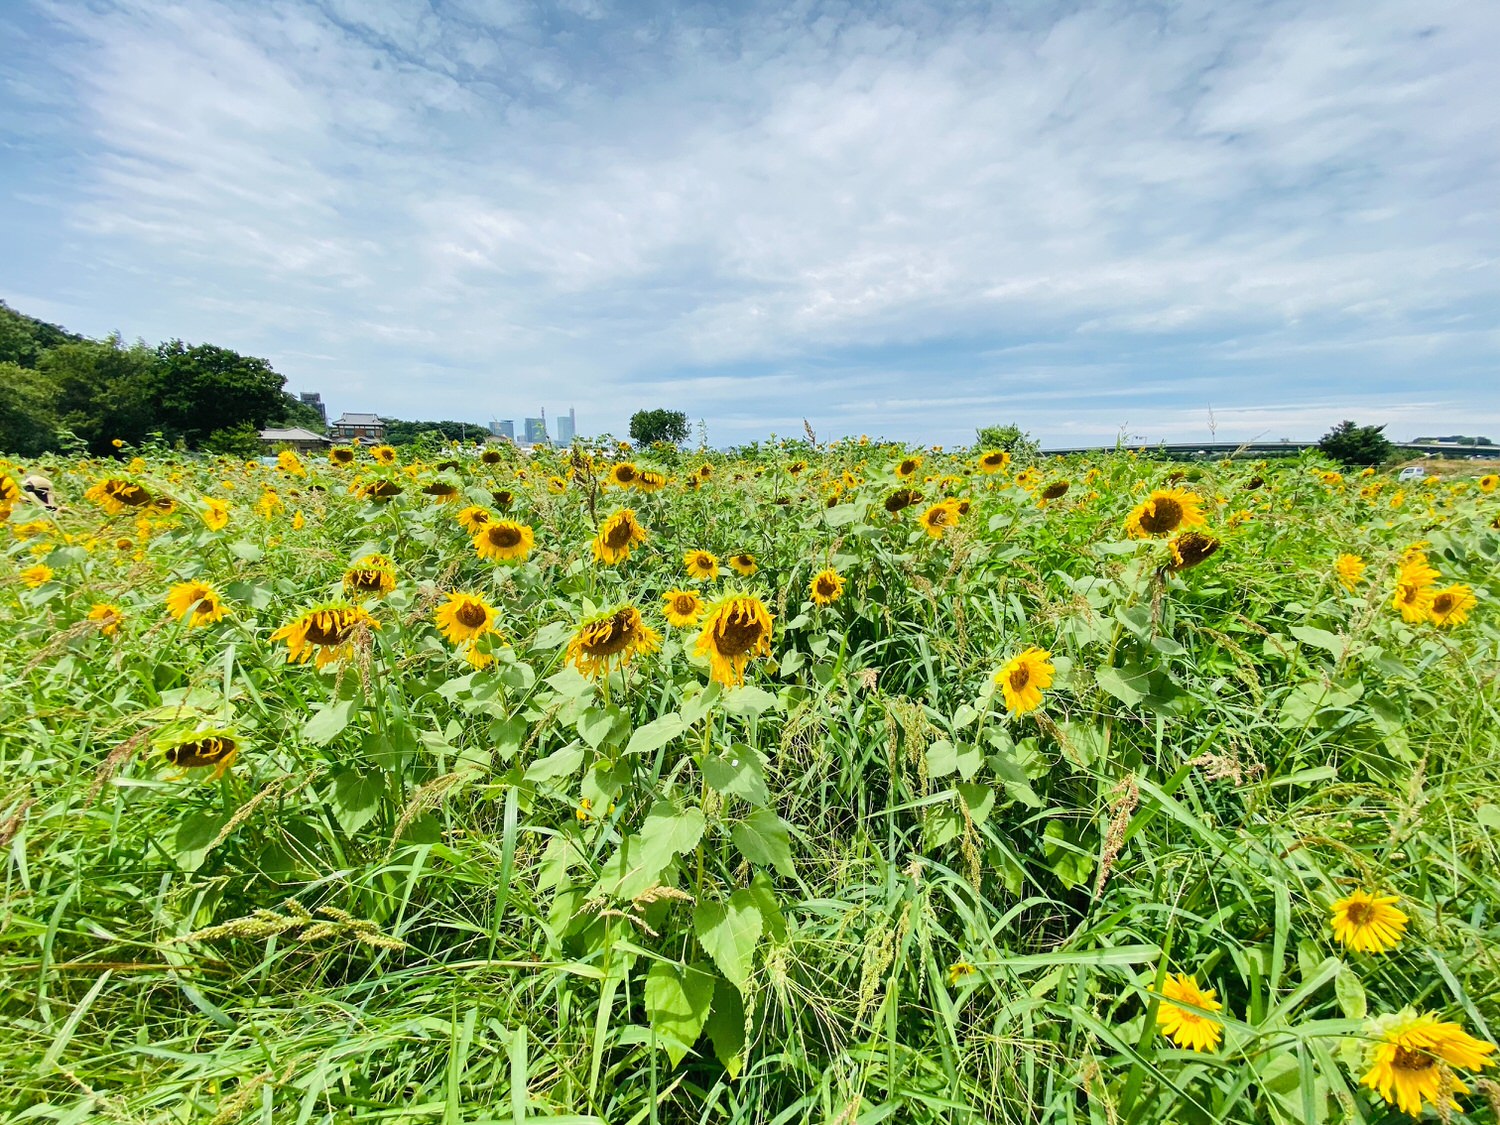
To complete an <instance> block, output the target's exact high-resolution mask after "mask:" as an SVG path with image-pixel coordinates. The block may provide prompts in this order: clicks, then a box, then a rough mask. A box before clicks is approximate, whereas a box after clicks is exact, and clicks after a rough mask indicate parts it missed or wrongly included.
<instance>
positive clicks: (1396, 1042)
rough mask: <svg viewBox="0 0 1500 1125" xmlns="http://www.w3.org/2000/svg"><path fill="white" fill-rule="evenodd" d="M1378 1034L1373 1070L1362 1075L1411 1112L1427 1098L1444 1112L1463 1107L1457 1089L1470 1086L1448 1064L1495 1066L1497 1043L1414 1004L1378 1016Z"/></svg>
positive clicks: (1371, 1054) (1473, 1067)
mask: <svg viewBox="0 0 1500 1125" xmlns="http://www.w3.org/2000/svg"><path fill="white" fill-rule="evenodd" d="M1374 1030H1375V1032H1376V1034H1377V1036H1378V1038H1377V1039H1376V1041H1375V1043H1374V1045H1373V1046H1372V1047H1371V1048H1370V1049H1369V1053H1368V1056H1367V1059H1368V1063H1369V1069H1368V1070H1367V1071H1365V1074H1364V1077H1362V1078H1361V1079H1360V1080H1359V1084H1360V1085H1361V1086H1368V1087H1369V1088H1370V1089H1371V1090H1374V1091H1375V1092H1376V1093H1377V1094H1379V1095H1380V1097H1381V1098H1382V1099H1383V1100H1384V1101H1385V1102H1386V1104H1388V1105H1394V1106H1396V1107H1397V1108H1398V1109H1400V1110H1401V1111H1402V1112H1403V1113H1409V1114H1410V1115H1411V1116H1413V1117H1421V1116H1422V1107H1423V1105H1424V1103H1425V1104H1426V1105H1430V1106H1432V1107H1433V1108H1434V1109H1436V1110H1438V1111H1439V1113H1440V1114H1441V1113H1442V1112H1443V1111H1444V1110H1446V1109H1459V1108H1460V1106H1459V1104H1458V1102H1457V1101H1455V1100H1454V1099H1453V1095H1454V1094H1467V1093H1468V1092H1469V1088H1468V1086H1466V1085H1464V1083H1463V1082H1462V1081H1461V1080H1460V1079H1459V1078H1458V1077H1457V1076H1456V1075H1455V1074H1454V1073H1453V1071H1452V1070H1451V1069H1450V1068H1452V1067H1457V1068H1460V1069H1462V1070H1482V1069H1483V1068H1484V1067H1487V1066H1494V1065H1495V1060H1494V1059H1492V1058H1490V1057H1489V1056H1490V1055H1491V1054H1493V1053H1494V1051H1495V1045H1494V1044H1493V1043H1486V1042H1485V1041H1484V1040H1482V1039H1475V1038H1474V1037H1473V1036H1472V1035H1470V1034H1469V1033H1468V1032H1466V1031H1464V1029H1463V1028H1462V1027H1460V1026H1459V1025H1458V1024H1456V1023H1443V1022H1441V1021H1439V1020H1438V1018H1437V1016H1435V1015H1433V1014H1432V1013H1430V1012H1417V1011H1416V1010H1414V1009H1412V1008H1407V1009H1405V1010H1404V1011H1401V1012H1398V1013H1397V1014H1396V1015H1394V1016H1388V1017H1386V1018H1385V1019H1382V1020H1377V1021H1375V1026H1374Z"/></svg>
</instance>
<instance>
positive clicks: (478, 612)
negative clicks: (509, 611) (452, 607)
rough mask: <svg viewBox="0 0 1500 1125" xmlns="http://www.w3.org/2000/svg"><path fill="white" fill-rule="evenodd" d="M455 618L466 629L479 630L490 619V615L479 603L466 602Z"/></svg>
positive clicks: (454, 615)
mask: <svg viewBox="0 0 1500 1125" xmlns="http://www.w3.org/2000/svg"><path fill="white" fill-rule="evenodd" d="M453 617H454V620H456V621H457V622H458V623H459V624H460V625H462V626H463V627H464V628H465V629H477V628H479V627H480V626H481V625H483V624H484V623H485V622H486V621H488V620H489V619H490V615H489V613H488V612H486V611H485V608H484V606H482V605H480V604H479V603H478V602H464V603H463V604H462V605H460V606H459V607H458V609H457V611H456V612H455V613H454V614H453Z"/></svg>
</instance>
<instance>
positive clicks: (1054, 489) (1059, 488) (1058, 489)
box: [1040, 480, 1072, 505]
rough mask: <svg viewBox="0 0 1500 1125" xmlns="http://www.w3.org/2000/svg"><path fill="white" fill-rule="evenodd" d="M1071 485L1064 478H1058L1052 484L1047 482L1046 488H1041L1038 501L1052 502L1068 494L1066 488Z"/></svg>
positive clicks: (1043, 502)
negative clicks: (1058, 479)
mask: <svg viewBox="0 0 1500 1125" xmlns="http://www.w3.org/2000/svg"><path fill="white" fill-rule="evenodd" d="M1071 487H1072V485H1071V484H1070V483H1069V482H1068V481H1065V480H1060V481H1057V482H1056V483H1054V484H1049V485H1048V486H1047V487H1046V488H1044V489H1042V496H1041V501H1040V502H1041V503H1042V504H1043V505H1045V504H1048V503H1050V502H1052V501H1053V500H1061V499H1062V498H1063V497H1064V496H1066V495H1067V494H1068V489H1069V488H1071Z"/></svg>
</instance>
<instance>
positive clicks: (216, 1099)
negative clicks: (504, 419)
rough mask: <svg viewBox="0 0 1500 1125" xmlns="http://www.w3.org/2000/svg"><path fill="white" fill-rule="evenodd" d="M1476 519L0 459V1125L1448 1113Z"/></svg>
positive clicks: (825, 483) (982, 494)
mask: <svg viewBox="0 0 1500 1125" xmlns="http://www.w3.org/2000/svg"><path fill="white" fill-rule="evenodd" d="M269 460H270V459H267V461H268V462H269ZM29 474H45V475H46V476H47V477H48V478H50V484H51V492H50V499H51V504H52V506H48V505H45V504H43V503H40V502H38V501H37V500H36V499H35V497H34V496H33V494H32V492H29V491H28V490H27V489H26V487H25V482H26V481H27V479H28V476H29ZM1496 485H1497V480H1496V478H1495V477H1494V476H1483V477H1476V478H1472V479H1453V480H1442V481H1439V480H1436V479H1431V480H1428V481H1426V482H1418V483H1415V484H1410V485H1405V486H1398V485H1397V483H1396V482H1395V481H1394V480H1393V479H1391V477H1390V476H1389V475H1387V474H1375V473H1373V472H1370V473H1366V474H1365V475H1363V476H1356V475H1348V476H1346V475H1343V474H1341V473H1339V472H1336V471H1334V470H1333V468H1332V467H1331V466H1330V465H1329V464H1328V463H1326V462H1323V461H1320V460H1318V459H1316V458H1315V457H1313V456H1308V457H1304V458H1302V459H1287V460H1281V461H1272V462H1258V463H1252V462H1248V461H1224V462H1218V463H1201V464H1194V465H1191V466H1188V465H1174V464H1172V463H1168V462H1162V461H1157V460H1153V459H1152V458H1150V457H1149V456H1147V455H1146V454H1144V453H1141V454H1139V455H1137V454H1135V453H1131V452H1129V451H1122V452H1119V453H1114V454H1108V455H1102V454H1101V455H1099V456H1098V457H1094V458H1092V459H1083V458H1071V459H1066V460H1064V459H1041V460H1037V461H1035V462H1033V463H1027V464H1017V463H1012V461H1011V459H1010V457H1009V456H1008V455H1007V454H1006V453H1004V452H1002V451H987V450H982V449H978V450H959V451H951V450H950V451H943V450H940V449H932V450H920V451H917V450H911V449H907V448H901V447H894V446H890V445H884V444H879V443H870V442H866V441H862V440H861V441H844V442H837V443H833V444H831V445H821V444H816V443H814V442H812V441H807V442H795V443H792V442H786V443H779V444H778V443H773V444H771V445H768V446H757V447H754V448H748V449H745V450H741V451H739V452H738V453H736V454H735V455H732V456H731V455H725V454H720V453H713V452H700V453H698V454H682V453H679V452H677V451H676V450H673V449H670V448H665V447H657V448H654V449H651V450H641V451H632V450H630V449H629V448H628V447H617V446H616V445H615V444H614V443H609V444H608V445H607V447H604V448H594V449H592V450H586V449H584V448H582V447H579V448H576V449H574V450H562V451H556V452H542V453H538V454H536V455H534V456H531V457H522V456H520V455H518V454H517V453H515V452H514V451H513V450H510V449H509V448H501V449H490V450H487V451H486V452H484V453H483V454H482V455H480V454H478V453H477V452H473V451H464V452H462V453H455V452H452V451H444V450H439V449H436V448H420V447H418V448H407V449H405V450H403V451H400V452H398V451H396V450H394V449H391V448H389V447H375V448H361V447H346V448H336V449H334V450H333V451H332V452H331V453H330V454H329V455H328V456H327V457H319V458H317V459H316V460H314V459H313V458H311V457H310V456H302V457H299V456H298V455H296V454H294V453H291V452H284V453H282V454H281V455H280V457H279V458H277V459H276V462H275V463H274V464H271V463H261V462H250V463H245V462H240V461H232V460H226V459H218V460H213V459H205V458H194V457H191V456H188V455H185V454H178V453H173V452H172V451H170V450H167V449H164V448H155V447H152V448H143V449H139V450H136V449H131V448H129V447H124V448H122V449H121V450H120V452H119V456H118V457H117V458H115V459H109V460H85V459H77V458H74V459H68V458H63V457H59V458H56V459H52V460H48V461H46V462H45V463H43V464H38V465H19V464H13V463H10V462H6V461H0V518H3V521H4V522H3V524H0V545H3V550H4V558H3V560H0V857H3V863H4V884H3V886H4V900H3V913H0V1016H3V1019H0V1115H3V1116H4V1118H5V1119H6V1120H12V1121H33V1122H44V1121H45V1122H84V1121H102V1122H122V1123H124V1122H130V1123H143V1122H152V1123H155V1122H199V1121H201V1122H212V1123H213V1125H230V1123H232V1122H240V1121H243V1122H266V1123H271V1122H289V1123H296V1125H303V1123H308V1122H319V1123H322V1122H328V1123H335V1122H356V1121H357V1122H366V1121H369V1122H433V1123H443V1125H448V1123H454V1125H456V1123H460V1122H465V1123H474V1125H480V1123H486V1122H495V1123H501V1122H504V1123H520V1122H542V1121H551V1122H556V1123H560V1125H561V1123H574V1125H583V1123H610V1125H635V1123H648V1122H649V1123H655V1122H671V1123H678V1122H703V1123H712V1122H726V1123H729V1122H734V1123H746V1125H749V1123H756V1125H791V1123H793V1122H819V1123H827V1125H875V1123H878V1122H891V1123H893V1125H895V1123H903V1125H904V1123H910V1122H918V1123H925V1122H952V1123H976V1125H977V1123H980V1122H985V1123H988V1122H1059V1123H1062V1122H1066V1123H1080V1125H1082V1123H1087V1125H1132V1123H1140V1125H1147V1123H1149V1125H1157V1123H1160V1122H1202V1123H1205V1125H1206V1123H1210V1122H1246V1123H1249V1122H1266V1123H1276V1125H1281V1123H1321V1122H1344V1121H1356V1122H1382V1121H1391V1122H1394V1121H1405V1120H1411V1119H1414V1118H1419V1117H1422V1116H1424V1115H1426V1116H1427V1117H1428V1118H1429V1119H1431V1120H1439V1119H1441V1120H1444V1121H1448V1120H1463V1119H1468V1120H1485V1121H1493V1120H1495V1115H1496V1110H1497V1107H1500V1081H1497V1080H1496V1078H1495V1077H1494V1076H1495V1074H1496V1069H1495V1063H1496V1061H1497V1052H1496V1048H1495V1046H1494V1044H1495V1043H1496V1041H1497V1036H1500V872H1497V859H1500V687H1497V684H1500V619H1497V618H1496V616H1495V613H1494V607H1495V605H1496V604H1497V598H1500V491H1497V488H1496ZM33 491H34V490H33Z"/></svg>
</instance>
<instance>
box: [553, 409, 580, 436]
mask: <svg viewBox="0 0 1500 1125" xmlns="http://www.w3.org/2000/svg"><path fill="white" fill-rule="evenodd" d="M577 436H578V415H577V414H575V413H574V412H573V408H572V407H571V406H570V407H568V412H567V413H566V414H563V415H560V416H559V417H558V419H557V444H558V445H572V444H573V439H574V438H575V437H577Z"/></svg>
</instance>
